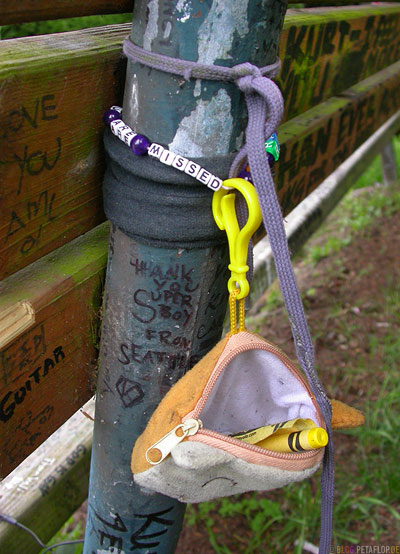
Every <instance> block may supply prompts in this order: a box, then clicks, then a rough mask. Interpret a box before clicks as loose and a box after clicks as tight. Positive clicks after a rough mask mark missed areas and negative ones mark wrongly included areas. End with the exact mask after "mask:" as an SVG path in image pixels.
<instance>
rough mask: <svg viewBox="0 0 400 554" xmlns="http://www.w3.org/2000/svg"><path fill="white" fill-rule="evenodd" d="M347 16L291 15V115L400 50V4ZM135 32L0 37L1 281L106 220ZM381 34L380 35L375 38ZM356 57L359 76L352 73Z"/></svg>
mask: <svg viewBox="0 0 400 554" xmlns="http://www.w3.org/2000/svg"><path fill="white" fill-rule="evenodd" d="M341 18H342V19H343V10H342V11H340V10H328V9H326V10H325V11H324V12H323V13H322V12H319V13H318V14H314V15H312V14H308V12H307V10H301V11H300V13H299V14H297V15H296V16H293V15H290V16H288V17H287V18H286V21H285V28H284V31H283V34H282V41H281V42H282V49H283V50H282V51H281V56H282V59H283V71H282V78H281V87H282V90H283V91H284V95H285V96H286V105H287V108H286V110H287V113H288V114H290V116H291V117H292V116H293V115H296V114H299V113H301V112H303V111H305V110H306V109H308V108H309V107H310V105H313V104H315V103H316V102H319V101H322V100H324V99H326V98H327V97H329V96H330V95H332V94H337V93H338V92H340V91H341V90H344V89H345V88H346V87H348V86H350V85H351V84H354V83H355V82H356V81H357V79H358V78H360V79H361V78H363V77H365V76H366V75H369V74H371V73H373V72H375V71H377V70H378V69H381V68H382V67H385V65H387V64H388V63H390V62H391V60H392V58H393V56H395V55H397V54H396V52H398V50H397V49H398V46H399V37H400V7H398V6H397V7H384V8H379V9H378V8H376V7H373V8H371V7H368V8H363V9H354V8H353V9H352V10H348V13H346V22H347V23H348V25H349V27H346V26H345V27H343V24H341V23H340V20H341ZM341 25H342V26H341ZM128 29H129V25H122V26H111V27H107V28H103V29H101V28H98V29H94V30H87V31H76V32H71V33H62V34H59V35H51V36H48V37H31V38H26V39H17V40H10V41H3V43H1V42H0V50H2V51H3V53H4V56H3V61H2V62H1V63H0V84H1V85H2V87H3V91H4V94H3V109H2V113H1V114H0V128H1V129H2V133H1V134H0V143H1V151H2V154H1V156H2V159H1V161H2V162H3V163H1V164H0V178H2V182H3V183H5V185H4V186H3V188H2V190H1V191H0V202H1V203H2V206H3V210H2V213H1V215H0V278H1V277H4V276H6V275H9V274H11V273H13V272H15V271H17V270H18V269H20V268H21V267H24V266H26V265H27V264H29V263H31V262H33V261H34V260H36V259H38V258H39V257H41V256H43V255H45V254H46V253H48V252H49V251H51V250H53V249H55V248H57V247H59V246H61V245H62V244H64V243H65V242H67V241H69V240H72V239H73V238H74V237H75V236H77V235H79V234H80V233H83V232H86V231H87V230H88V229H90V228H91V227H93V226H95V225H96V224H98V223H99V222H100V221H102V219H103V217H104V216H103V214H102V208H101V179H102V173H103V154H102V153H103V150H102V144H101V136H102V131H103V128H102V123H101V115H102V113H103V111H104V110H105V109H106V108H107V107H108V106H109V105H111V104H112V103H115V102H119V101H120V98H121V90H122V86H121V81H122V80H123V78H124V70H123V68H122V69H121V66H122V65H123V62H122V58H121V52H120V48H121V42H122V39H123V37H124V36H125V35H126V34H127V32H128ZM377 30H380V34H381V35H382V38H381V39H379V42H378V43H376V44H375V42H374V40H372V38H371V37H374V36H375V35H376V31H377ZM396 33H397V35H396ZM389 44H390V45H389ZM288 45H289V46H288ZM309 50H310V51H309ZM285 52H286V53H285ZM360 52H361V54H360ZM341 56H344V58H345V59H346V60H347V62H343V63H342V62H340V61H338V60H340V59H341ZM346 56H347V58H346ZM305 57H307V59H308V62H305V61H304V59H305ZM396 59H397V58H396ZM352 60H356V61H357V64H356V66H357V68H358V71H357V72H355V71H348V69H347V65H346V64H348V63H350V62H351V61H352ZM288 64H289V65H288ZM93 91H96V94H95V95H94V94H93ZM94 98H95V101H94Z"/></svg>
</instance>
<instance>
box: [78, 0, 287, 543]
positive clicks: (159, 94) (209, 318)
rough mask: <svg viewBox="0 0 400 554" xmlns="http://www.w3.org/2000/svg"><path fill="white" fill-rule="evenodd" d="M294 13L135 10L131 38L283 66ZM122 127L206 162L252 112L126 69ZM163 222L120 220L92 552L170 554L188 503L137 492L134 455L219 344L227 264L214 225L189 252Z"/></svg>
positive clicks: (110, 274) (153, 4)
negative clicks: (167, 402)
mask: <svg viewBox="0 0 400 554" xmlns="http://www.w3.org/2000/svg"><path fill="white" fill-rule="evenodd" d="M285 11H286V2H280V1H279V2H278V1H276V0H268V1H262V0H252V1H251V2H250V1H243V0H209V1H205V0H203V1H201V0H149V1H147V2H140V1H139V0H137V1H136V3H135V10H134V14H133V25H132V40H133V41H134V42H135V43H136V44H138V45H139V46H142V47H143V48H145V49H149V50H152V51H156V52H159V53H161V54H166V55H169V56H173V57H181V58H185V59H187V60H195V61H199V62H202V63H209V64H213V63H215V64H221V65H229V66H232V65H235V64H237V63H241V62H245V61H250V62H252V63H254V64H257V65H266V64H268V63H271V62H273V61H274V60H275V57H276V52H277V45H278V42H279V36H280V31H281V28H282V23H283V18H284V14H285ZM123 119H124V121H125V122H126V123H127V124H128V125H130V126H131V127H133V128H134V129H135V130H136V132H139V133H141V134H144V135H147V136H148V137H149V138H150V139H151V140H152V141H153V142H159V143H161V144H167V145H169V148H170V149H171V150H173V151H174V152H177V153H179V154H181V155H183V156H187V157H208V156H215V155H224V154H227V153H228V152H232V151H235V150H237V149H238V148H239V146H240V145H241V142H242V140H243V131H244V128H245V122H246V113H245V109H244V102H243V100H242V98H241V95H240V92H239V91H238V90H237V88H236V86H235V85H234V84H231V83H215V82H211V81H207V82H200V81H190V82H185V81H182V79H180V78H177V77H174V76H171V75H169V74H167V73H163V72H159V71H156V70H149V69H148V68H146V67H143V66H141V65H140V64H134V63H130V62H128V69H127V79H126V87H125V96H124V105H123ZM221 177H226V176H221ZM138 186H139V185H138ZM165 187H167V188H168V190H169V189H170V188H171V185H165V186H164V187H162V186H160V194H159V196H158V200H159V202H160V207H161V208H163V202H167V201H166V199H165V197H166V194H165V193H166V192H168V191H167V190H166V188H165ZM172 188H173V187H172ZM195 194H196V193H195ZM205 194H206V195H209V198H208V197H207V202H206V204H207V205H206V209H207V210H208V206H209V207H210V206H211V192H210V191H208V190H207V189H206V192H205ZM146 201H147V198H146V192H145V191H144V193H143V197H141V198H140V205H141V209H142V210H144V212H145V213H146V212H147V210H148V212H149V213H152V206H151V205H146ZM168 202H170V198H169V199H168ZM166 209H167V207H166ZM176 209H177V212H176V214H175V216H176V218H179V217H180V215H181V212H182V210H185V211H186V212H187V213H189V214H190V215H191V212H190V207H189V204H188V205H187V206H186V207H185V206H184V207H183V208H182V206H177V208H176ZM209 209H211V208H209ZM168 210H170V211H169V213H171V205H170V204H169V205H168ZM161 211H162V210H161ZM160 221H162V218H160V219H159V220H158V219H155V220H153V221H150V223H149V225H148V226H147V227H146V229H145V231H143V229H139V230H138V233H137V234H138V235H140V236H141V237H142V238H141V239H137V238H133V237H132V236H128V234H126V233H124V232H123V231H122V230H121V229H120V228H119V221H118V216H115V217H114V219H113V225H112V232H111V242H110V251H109V260H108V268H107V279H106V287H105V299H104V313H103V327H102V338H101V351H100V367H99V375H98V387H97V397H96V417H95V425H94V438H93V450H92V462H91V475H90V485H89V507H88V516H87V525H86V535H85V545H84V554H98V553H102V554H103V552H104V551H106V552H110V553H111V552H112V553H115V554H116V553H120V554H121V553H122V552H125V554H127V553H128V552H131V551H141V552H146V553H149V554H150V553H153V554H154V553H157V554H168V553H172V552H174V550H175V547H176V543H177V540H178V537H179V532H180V528H181V524H182V519H183V515H184V509H185V505H184V504H181V503H180V502H178V501H177V500H174V499H171V498H168V497H165V496H162V495H157V494H149V493H148V491H147V492H146V491H142V490H140V489H139V488H138V487H137V486H136V485H135V484H134V482H133V479H132V475H131V470H130V456H131V450H132V447H133V444H134V442H135V440H136V438H137V437H138V435H139V434H140V433H141V432H142V431H143V429H144V427H145V425H146V423H147V421H148V419H149V417H150V416H151V414H152V412H153V411H154V409H155V408H156V406H157V405H158V403H159V402H160V400H161V398H162V397H163V396H164V394H165V393H166V392H167V391H168V390H169V388H170V387H171V386H172V385H173V384H174V383H175V382H176V381H177V380H178V379H179V378H180V377H181V376H182V375H183V374H184V373H185V372H186V371H187V370H188V369H189V368H190V367H192V366H193V365H194V363H196V362H197V361H198V360H199V359H200V358H201V357H202V356H204V355H205V354H206V353H207V352H208V351H209V350H210V349H211V348H212V346H213V345H214V344H215V343H216V342H217V341H218V340H219V338H220V336H221V331H222V324H223V319H224V314H225V310H226V300H227V288H226V282H227V271H226V268H227V264H228V258H227V246H226V244H225V243H221V235H220V234H219V231H218V230H217V228H216V227H215V236H213V237H211V239H210V240H209V241H208V242H207V241H206V242H204V241H203V240H200V239H199V234H200V233H199V229H200V228H201V227H202V225H203V219H202V218H201V216H199V215H198V214H197V212H196V213H193V216H192V217H190V226H189V234H190V239H191V240H190V244H189V243H188V241H187V240H186V239H185V238H184V237H183V236H178V235H177V234H176V233H175V232H174V225H173V224H172V225H171V226H170V234H171V236H170V237H168V238H167V239H166V240H165V242H164V243H162V244H160V241H159V240H155V239H156V238H157V237H158V234H159V233H158V231H159V228H158V227H157V225H158V224H160V223H159V222H160ZM171 222H172V223H173V222H174V215H173V214H172V216H171ZM134 234H135V235H136V232H135V233H134ZM171 241H172V243H171ZM171 244H173V245H171ZM188 244H189V245H188Z"/></svg>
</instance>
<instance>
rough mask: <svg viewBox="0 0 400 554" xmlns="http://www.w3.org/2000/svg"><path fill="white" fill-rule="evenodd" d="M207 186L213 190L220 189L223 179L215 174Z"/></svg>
mask: <svg viewBox="0 0 400 554" xmlns="http://www.w3.org/2000/svg"><path fill="white" fill-rule="evenodd" d="M207 186H208V188H210V189H211V190H214V191H215V190H218V189H220V188H221V186H222V179H220V178H219V177H216V176H215V175H211V179H210V182H209V183H208V185H207Z"/></svg>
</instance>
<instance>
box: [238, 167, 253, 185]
mask: <svg viewBox="0 0 400 554" xmlns="http://www.w3.org/2000/svg"><path fill="white" fill-rule="evenodd" d="M238 177H240V178H241V179H245V180H246V181H250V183H252V182H253V181H252V180H251V173H250V171H246V169H242V171H241V172H240V173H239V175H238Z"/></svg>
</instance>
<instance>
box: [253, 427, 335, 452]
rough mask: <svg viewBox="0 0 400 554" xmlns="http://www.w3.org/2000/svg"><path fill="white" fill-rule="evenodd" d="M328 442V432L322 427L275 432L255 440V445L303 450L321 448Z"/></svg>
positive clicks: (286, 450)
mask: <svg viewBox="0 0 400 554" xmlns="http://www.w3.org/2000/svg"><path fill="white" fill-rule="evenodd" d="M327 444H328V433H327V432H326V431H325V429H323V428H322V427H314V428H313V429H304V430H303V431H293V432H289V433H275V434H274V435H270V436H269V437H267V438H266V439H264V440H262V441H260V442H257V443H256V446H259V447H260V448H266V449H267V450H275V451H276V452H304V451H306V450H314V449H316V448H322V447H323V446H326V445H327Z"/></svg>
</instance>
